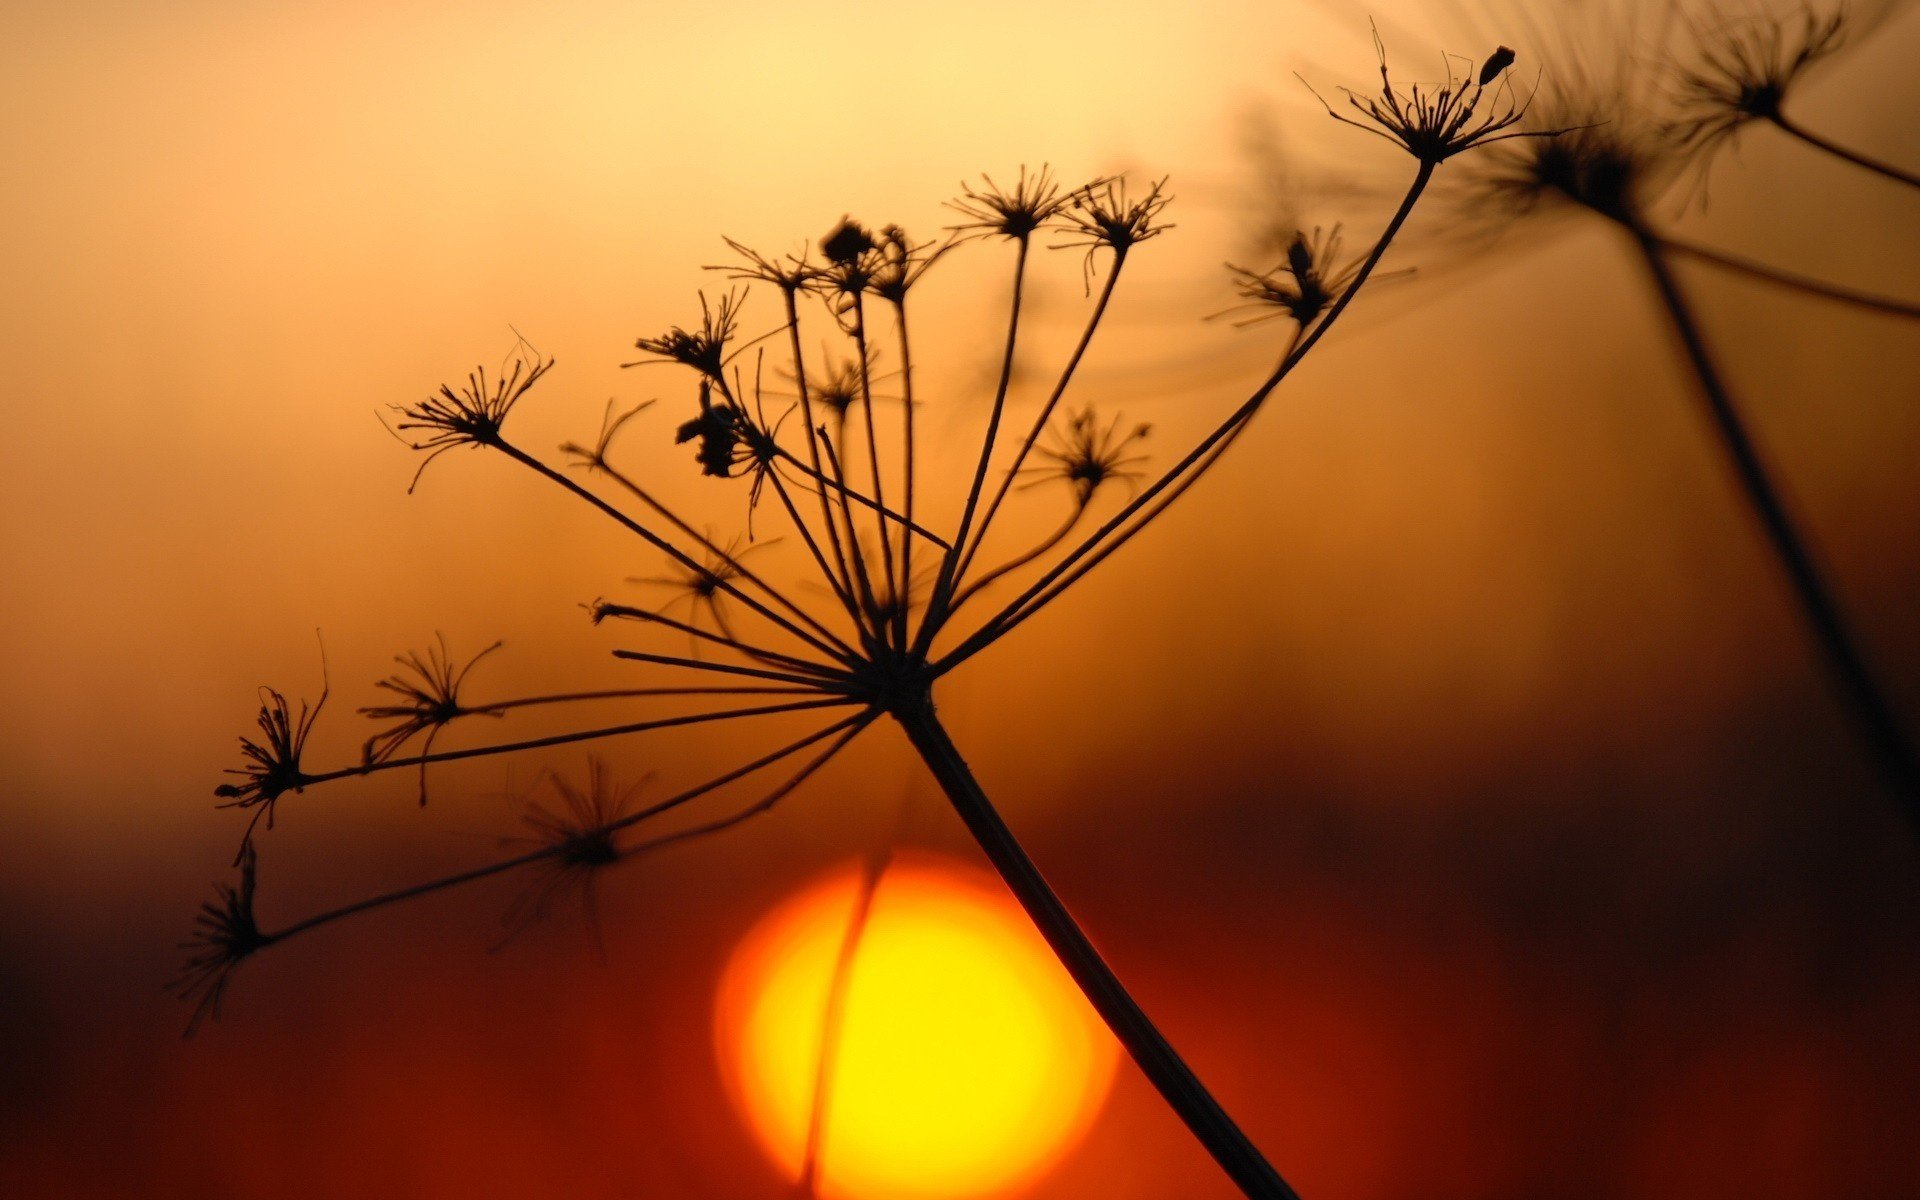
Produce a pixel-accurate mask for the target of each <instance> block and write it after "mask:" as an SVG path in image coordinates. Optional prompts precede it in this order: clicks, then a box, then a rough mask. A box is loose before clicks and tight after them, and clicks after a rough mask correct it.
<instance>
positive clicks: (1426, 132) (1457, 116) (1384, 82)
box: [1303, 30, 1548, 166]
mask: <svg viewBox="0 0 1920 1200" xmlns="http://www.w3.org/2000/svg"><path fill="white" fill-rule="evenodd" d="M1373 47H1374V51H1375V53H1376V54H1377V55H1378V56H1379V59H1380V91H1379V94H1378V95H1373V96H1362V95H1360V94H1358V93H1356V92H1352V91H1348V90H1347V89H1345V88H1342V89H1341V90H1342V91H1345V92H1346V94H1347V108H1348V109H1350V110H1351V111H1352V112H1354V113H1357V114H1359V115H1358V116H1357V117H1354V116H1349V115H1347V114H1346V113H1344V112H1341V111H1340V110H1338V109H1335V108H1334V106H1333V105H1331V104H1329V103H1327V101H1326V100H1325V99H1324V98H1323V97H1321V95H1320V93H1318V92H1314V98H1315V99H1316V100H1319V101H1320V103H1321V105H1322V106H1323V107H1325V108H1326V110H1327V115H1328V116H1330V117H1332V118H1333V119H1334V120H1336V121H1339V122H1340V123H1342V124H1344V125H1352V126H1354V127H1355V128H1356V129H1364V130H1366V131H1367V132H1368V133H1371V134H1374V135H1375V136H1378V137H1383V138H1385V139H1387V140H1388V141H1390V142H1392V143H1394V144H1395V145H1397V146H1399V147H1401V148H1402V149H1404V150H1405V151H1406V152H1407V153H1409V154H1411V155H1413V156H1414V158H1416V159H1418V160H1419V161H1421V162H1422V163H1426V164H1428V165H1429V166H1438V165H1439V164H1440V163H1443V162H1445V161H1447V160H1448V159H1450V158H1452V157H1454V156H1455V155H1457V154H1461V153H1464V152H1465V151H1468V150H1471V149H1473V148H1474V147H1475V146H1483V145H1486V144H1487V143H1489V142H1498V141H1504V140H1507V139H1509V138H1522V137H1544V136H1548V134H1546V133H1545V132H1544V131H1530V130H1525V129H1520V128H1517V127H1518V126H1519V125H1520V122H1521V121H1522V119H1523V118H1524V117H1525V116H1526V109H1527V104H1526V101H1525V100H1520V99H1516V98H1515V96H1514V93H1513V88H1512V84H1511V80H1510V78H1509V76H1508V75H1507V71H1508V68H1510V67H1511V66H1513V63H1514V58H1515V55H1514V52H1513V51H1512V50H1509V49H1508V48H1507V47H1505V46H1500V47H1497V48H1496V49H1495V50H1494V51H1493V53H1492V54H1490V55H1488V56H1487V58H1486V61H1485V62H1483V63H1482V64H1481V65H1480V69H1479V71H1478V72H1477V73H1476V74H1475V75H1474V76H1472V77H1471V78H1468V77H1463V76H1457V75H1455V74H1454V67H1455V61H1456V60H1455V59H1453V58H1451V57H1448V58H1447V59H1446V63H1447V78H1446V80H1445V82H1443V83H1440V84H1438V85H1435V84H1411V85H1408V86H1405V87H1402V86H1400V85H1397V84H1395V83H1394V81H1393V77H1392V74H1391V72H1390V71H1389V70H1388V67H1387V48H1386V44H1385V43H1384V42H1382V41H1381V40H1380V33H1379V31H1378V30H1375V31H1374V35H1373ZM1303 82H1304V81H1303ZM1308 90H1312V85H1310V84H1309V85H1308Z"/></svg>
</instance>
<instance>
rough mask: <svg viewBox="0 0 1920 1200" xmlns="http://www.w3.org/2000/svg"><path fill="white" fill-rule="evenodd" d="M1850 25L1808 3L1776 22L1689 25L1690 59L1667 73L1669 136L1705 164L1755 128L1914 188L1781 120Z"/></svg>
mask: <svg viewBox="0 0 1920 1200" xmlns="http://www.w3.org/2000/svg"><path fill="white" fill-rule="evenodd" d="M1856 24H1857V19H1856V17H1855V16H1854V15H1853V14H1852V13H1851V12H1849V11H1848V10H1847V9H1846V8H1844V7H1841V6H1837V5H1836V6H1833V7H1826V6H1823V5H1820V4H1813V3H1810V4H1808V5H1807V6H1806V7H1804V8H1800V9H1798V10H1796V11H1793V12H1791V13H1785V14H1778V15H1775V14H1768V13H1765V12H1758V11H1756V12H1749V13H1742V14H1728V13H1725V12H1721V11H1717V10H1709V12H1708V13H1707V14H1706V15H1705V16H1704V17H1702V18H1701V19H1699V20H1697V21H1696V22H1694V24H1693V25H1692V28H1691V30H1690V32H1691V34H1692V37H1691V42H1692V45H1691V47H1690V49H1691V51H1692V52H1691V54H1690V55H1689V56H1688V57H1687V58H1685V59H1683V60H1682V61H1681V62H1680V63H1679V64H1677V66H1676V68H1675V70H1674V72H1673V76H1674V78H1673V82H1672V94H1673V102H1674V107H1675V110H1676V111H1675V115H1674V116H1673V118H1672V120H1671V124H1670V128H1671V130H1672V132H1673V133H1674V134H1675V135H1676V136H1677V137H1678V138H1679V139H1680V140H1681V141H1682V142H1683V143H1685V144H1686V145H1688V146H1689V147H1690V148H1692V149H1694V150H1696V151H1698V152H1699V153H1700V155H1701V157H1702V158H1703V159H1707V160H1711V159H1712V158H1713V156H1714V155H1715V154H1717V153H1718V151H1719V150H1720V149H1721V148H1722V147H1724V146H1726V145H1728V144H1729V143H1731V142H1732V141H1733V139H1734V138H1735V137H1736V136H1738V134H1739V133H1740V131H1741V130H1743V129H1744V128H1746V127H1747V126H1748V125H1751V124H1754V123H1756V122H1760V123H1764V124H1768V125H1771V126H1773V127H1774V128H1775V129H1778V130H1780V131H1781V132H1782V133H1785V134H1786V135H1787V136H1789V137H1791V138H1794V139H1796V140H1798V141H1799V142H1801V143H1803V144H1804V145H1807V146H1811V147H1812V148H1813V149H1815V150H1818V151H1821V152H1822V153H1825V154H1829V155H1832V156H1833V157H1834V158H1837V159H1840V160H1841V161H1843V162H1848V163H1852V164H1853V165H1854V166H1856V167H1861V168H1864V169H1865V170H1868V171H1871V172H1873V173H1874V174H1876V175H1880V176H1882V177H1884V178H1887V179H1891V180H1893V181H1894V182H1896V183H1903V184H1905V185H1907V186H1908V187H1912V188H1920V174H1916V173H1915V172H1914V171H1912V170H1909V169H1906V168H1902V167H1899V166H1895V165H1894V164H1893V163H1890V162H1887V161H1886V160H1884V159H1880V158H1876V157H1874V156H1872V155H1870V154H1865V153H1862V152H1861V151H1859V150H1855V149H1852V148H1850V147H1847V146H1843V145H1841V144H1840V143H1839V142H1837V141H1835V140H1833V139H1832V138H1830V137H1827V136H1825V135H1823V134H1820V133H1817V132H1815V131H1814V130H1812V129H1810V128H1808V127H1807V126H1805V125H1803V124H1801V123H1800V122H1799V121H1798V120H1796V119H1795V118H1793V117H1791V116H1789V115H1787V100H1788V99H1789V97H1790V96H1791V95H1792V94H1793V93H1794V92H1795V91H1796V90H1797V85H1798V84H1799V83H1800V82H1801V81H1802V80H1803V79H1805V78H1806V77H1807V76H1808V75H1809V74H1812V73H1815V72H1817V71H1818V69H1819V68H1820V67H1821V66H1823V65H1824V64H1825V63H1826V62H1828V61H1829V60H1830V59H1832V58H1833V57H1834V56H1835V55H1836V54H1838V53H1839V52H1840V51H1841V50H1842V49H1844V48H1845V47H1846V46H1847V45H1848V44H1849V43H1851V42H1852V41H1853V40H1854V39H1855V37H1856V34H1857V32H1858V30H1857V29H1856Z"/></svg>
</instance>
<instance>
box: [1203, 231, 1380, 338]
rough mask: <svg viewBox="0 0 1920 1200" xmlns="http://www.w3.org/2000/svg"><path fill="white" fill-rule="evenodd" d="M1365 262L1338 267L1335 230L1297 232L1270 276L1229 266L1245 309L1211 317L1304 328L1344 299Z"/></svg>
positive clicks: (1353, 261) (1239, 306) (1239, 323)
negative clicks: (1281, 320)
mask: <svg viewBox="0 0 1920 1200" xmlns="http://www.w3.org/2000/svg"><path fill="white" fill-rule="evenodd" d="M1365 260H1366V256H1365V255H1364V254H1363V255H1357V256H1355V257H1353V258H1351V259H1348V260H1346V261H1345V262H1342V261H1341V259H1340V227H1339V226H1338V225H1335V226H1334V227H1333V228H1332V229H1326V230H1323V229H1321V228H1319V227H1318V226H1315V227H1314V230H1313V232H1312V233H1305V232H1302V231H1299V230H1296V231H1295V232H1294V235H1293V238H1292V240H1290V241H1289V242H1288V243H1287V250H1286V254H1285V256H1284V257H1283V258H1282V260H1281V261H1280V262H1279V263H1278V264H1277V265H1276V266H1274V267H1273V269H1272V270H1268V271H1251V270H1248V269H1247V268H1245V267H1236V266H1234V265H1233V264H1232V263H1228V264H1227V270H1228V271H1229V272H1231V273H1232V274H1233V277H1234V291H1235V293H1236V294H1237V295H1239V297H1240V298H1241V299H1242V300H1243V301H1245V303H1242V304H1236V305H1234V306H1233V307H1232V308H1229V309H1226V310H1224V311H1222V312H1217V313H1214V314H1213V316H1214V317H1224V316H1229V315H1231V314H1234V313H1243V312H1247V311H1249V310H1252V311H1253V314H1254V315H1252V316H1250V317H1245V318H1243V319H1241V320H1239V321H1236V322H1234V324H1235V325H1236V326H1238V327H1240V328H1245V327H1246V326H1248V325H1258V324H1260V323H1261V322H1263V321H1271V320H1273V319H1274V318H1276V317H1286V318H1289V319H1291V320H1292V321H1294V322H1296V323H1298V324H1299V325H1300V326H1301V327H1303V328H1304V327H1305V326H1307V325H1310V324H1312V323H1313V322H1314V321H1315V320H1317V319H1319V317H1320V315H1321V314H1322V313H1324V312H1326V311H1327V310H1328V309H1329V308H1331V307H1332V306H1333V305H1334V304H1335V303H1336V302H1337V301H1338V300H1339V299H1340V297H1341V296H1342V295H1344V294H1345V293H1346V290H1347V289H1348V288H1349V287H1351V286H1352V285H1353V280H1354V278H1355V276H1357V275H1358V274H1359V273H1360V265H1361V263H1363V262H1364V261H1365ZM1396 274H1404V272H1390V273H1388V274H1386V275H1377V276H1375V278H1377V279H1390V278H1393V277H1394V276H1395V275H1396Z"/></svg>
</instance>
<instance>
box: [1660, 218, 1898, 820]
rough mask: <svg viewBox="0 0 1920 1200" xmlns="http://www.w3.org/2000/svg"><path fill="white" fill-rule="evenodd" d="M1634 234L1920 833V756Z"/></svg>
mask: <svg viewBox="0 0 1920 1200" xmlns="http://www.w3.org/2000/svg"><path fill="white" fill-rule="evenodd" d="M1629 232H1631V233H1633V235H1634V240H1635V245H1636V246H1637V248H1638V249H1639V251H1640V259H1641V261H1642V262H1643V263H1644V264H1645V265H1646V268H1647V272H1648V274H1649V275H1650V276H1651V278H1652V280H1653V284H1654V287H1655V288H1656V289H1657V290H1658V291H1659V293H1660V301H1661V304H1662V305H1663V306H1664V307H1665V309H1666V313H1667V317H1668V319H1669V321H1670V322H1671V323H1672V325H1673V330H1674V333H1675V334H1676V335H1677V336H1678V337H1679V339H1680V344H1681V348H1682V349H1683V350H1684V351H1685V353H1686V356H1687V361H1688V363H1689V364H1690V365H1691V366H1692V368H1693V375H1694V378H1695V380H1696V381H1698V383H1699V385H1700V395H1701V398H1702V399H1704V400H1705V401H1706V407H1707V413H1708V415H1709V416H1710V417H1711V418H1712V420H1713V425H1714V430H1715V432H1716V433H1717V434H1718V435H1719V440H1720V445H1721V448H1722V449H1724V450H1725V451H1726V454H1727V459H1728V463H1729V465H1730V466H1732V467H1733V471H1734V475H1735V477H1736V479H1737V480H1738V481H1739V484H1740V490H1741V492H1742V494H1743V495H1744V496H1745V498H1746V501H1747V505H1748V507H1749V509H1750V510H1751V511H1752V513H1753V516H1754V519H1755V520H1757V521H1758V522H1759V524H1760V528H1761V531H1762V533H1764V534H1765V536H1766V539H1767V542H1768V544H1769V545H1770V546H1771V547H1772V549H1773V553H1774V557H1775V559H1776V560H1777V561H1778V562H1779V564H1780V566H1781V568H1782V570H1784V571H1785V573H1786V576H1787V582H1788V583H1789V584H1790V585H1791V586H1792V588H1793V593H1794V597H1795V599H1796V600H1797V601H1798V602H1799V608H1800V612H1801V615H1802V616H1803V617H1804V618H1805V619H1806V622H1807V624H1808V626H1809V627H1810V629H1811V630H1812V632H1813V635H1814V638H1815V640H1816V641H1817V642H1818V644H1819V647H1820V650H1821V652H1822V655H1823V657H1824V658H1825V660H1826V664H1827V668H1828V670H1829V671H1830V672H1831V674H1832V676H1833V680H1834V683H1835V684H1836V685H1837V686H1838V688H1839V692H1840V697H1841V699H1842V701H1843V702H1844V703H1845V705H1846V708H1847V711H1848V712H1849V713H1850V714H1851V715H1852V717H1853V723H1854V726H1855V727H1856V728H1857V729H1858V731H1859V733H1860V736H1861V738H1862V739H1863V740H1864V741H1865V742H1866V745H1867V750H1868V752H1869V754H1870V755H1871V757H1872V759H1873V762H1874V765H1875V766H1876V768H1878V770H1879V772H1880V774H1881V776H1882V777H1883V778H1884V780H1885V781H1886V784H1887V786H1888V788H1889V789H1890V790H1891V791H1892V792H1893V794H1894V797H1895V799H1896V800H1898V802H1899V803H1900V805H1901V807H1902V809H1903V810H1904V811H1905V813H1906V816H1907V818H1908V820H1910V821H1911V822H1913V824H1914V826H1915V827H1916V829H1920V756H1916V754H1915V752H1914V746H1913V743H1912V742H1911V741H1910V740H1909V739H1908V736H1907V733H1906V730H1905V729H1904V728H1903V727H1902V726H1901V723H1900V719H1899V717H1898V715H1897V714H1896V713H1895V712H1894V709H1893V705H1892V703H1891V702H1890V701H1889V700H1888V699H1887V696H1886V693H1885V692H1884V691H1882V690H1881V687H1880V684H1879V682H1878V680H1876V679H1875V677H1874V672H1873V669H1872V667H1871V666H1870V665H1869V663H1868V661H1867V658H1866V655H1865V654H1864V653H1862V651H1861V649H1860V646H1859V643H1858V642H1857V640H1856V639H1855V637H1854V634H1853V631H1852V629H1851V628H1850V627H1849V624H1848V622H1847V619H1846V616H1845V614H1844V613H1843V612H1842V611H1841V608H1840V604H1839V602H1838V600H1836V599H1835V597H1834V595H1833V591H1832V588H1831V587H1830V586H1829V585H1828V583H1827V580H1826V575H1825V573H1824V572H1823V571H1822V570H1821V568H1820V565H1819V563H1818V561H1817V560H1816V558H1815V556H1814V552H1813V549H1812V547H1811V546H1810V545H1809V544H1808V543H1807V541H1806V539H1805V538H1804V537H1803V536H1802V535H1801V533H1800V530H1799V527H1798V523H1797V522H1796V521H1795V520H1794V518H1793V515H1792V513H1791V512H1790V511H1789V509H1788V506H1787V500H1786V497H1785V496H1784V495H1783V494H1782V493H1781V491H1780V489H1779V488H1778V487H1777V486H1776V485H1775V484H1774V482H1773V475H1772V472H1771V471H1770V470H1769V469H1768V468H1767V465H1766V462H1765V461H1764V460H1763V459H1762V457H1761V454H1760V448H1759V447H1758V446H1757V445H1756V444H1755V443H1754V441H1753V438H1752V435H1751V434H1749V433H1748V431H1747V426H1746V421H1745V420H1744V419H1743V418H1742V417H1741V415H1740V410H1739V408H1738V406H1737V405H1736V404H1735V403H1734V400H1733V396H1732V394H1731V393H1730V392H1729V391H1728V390H1727V387H1726V384H1725V383H1724V382H1723V381H1722V379H1721V377H1720V371H1719V368H1718V366H1717V365H1716V364H1715V363H1714V359H1713V353H1712V351H1711V350H1710V349H1709V347H1708V346H1707V342H1706V338H1705V336H1704V335H1703V334H1702V333H1701V331H1700V327H1699V326H1698V325H1697V324H1696V323H1695V321H1694V319H1693V310H1692V308H1691V307H1690V306H1689V304H1688V302H1687V298H1686V294H1685V293H1684V292H1683V291H1682V290H1681V289H1680V283H1679V281H1678V280H1677V279H1675V278H1674V276H1673V272H1672V270H1671V269H1670V268H1669V267H1668V265H1667V261H1666V257H1665V255H1663V254H1662V253H1661V251H1660V243H1659V241H1658V239H1656V238H1655V237H1654V236H1653V235H1651V234H1649V233H1647V232H1645V231H1643V230H1629Z"/></svg>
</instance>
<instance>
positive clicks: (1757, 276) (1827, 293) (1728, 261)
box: [1655, 236, 1920, 317]
mask: <svg viewBox="0 0 1920 1200" xmlns="http://www.w3.org/2000/svg"><path fill="white" fill-rule="evenodd" d="M1655 240H1657V241H1658V242H1659V244H1660V246H1661V248H1662V249H1664V250H1667V251H1670V252H1672V253H1674V254H1679V255H1683V256H1685V257H1687V258H1692V259H1698V260H1699V261H1700V262H1703V263H1707V264H1709V265H1711V266H1716V267H1720V268H1721V269H1723V270H1727V271H1732V272H1733V273H1735V274H1737V275H1741V276H1744V277H1746V278H1748V279H1754V280H1758V281H1759V282H1761V283H1768V284H1772V285H1773V286H1775V287H1780V288H1786V289H1788V290H1789V291H1795V292H1805V293H1806V294H1808V295H1810V296H1820V297H1823V298H1825V299H1828V300H1836V301H1839V302H1840V303H1841V304H1851V305H1853V306H1855V307H1856V308H1865V309H1871V310H1872V311H1874V312H1883V313H1891V314H1892V315H1894V316H1897V317H1920V304H1914V303H1911V302H1909V301H1906V300H1896V299H1894V298H1893V297H1891V296H1878V295H1875V294H1874V293H1872V292H1862V291H1856V290H1855V289H1853V288H1848V287H1841V286H1840V285H1838V284H1833V283H1827V282H1825V281H1824V280H1819V279H1815V278H1813V277H1812V276H1809V275H1799V274H1795V273H1794V272H1792V271H1783V270H1781V269H1780V268H1779V267H1770V266H1767V265H1766V264H1764V263H1759V262H1755V261H1754V260H1753V259H1751V258H1744V257H1742V256H1740V255H1737V254H1729V253H1728V252H1727V251H1725V250H1713V249H1710V248H1708V247H1706V246H1701V245H1697V244H1695V243H1693V242H1684V241H1680V240H1679V239H1677V238H1671V237H1664V236H1661V237H1657V238H1656V239H1655Z"/></svg>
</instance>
